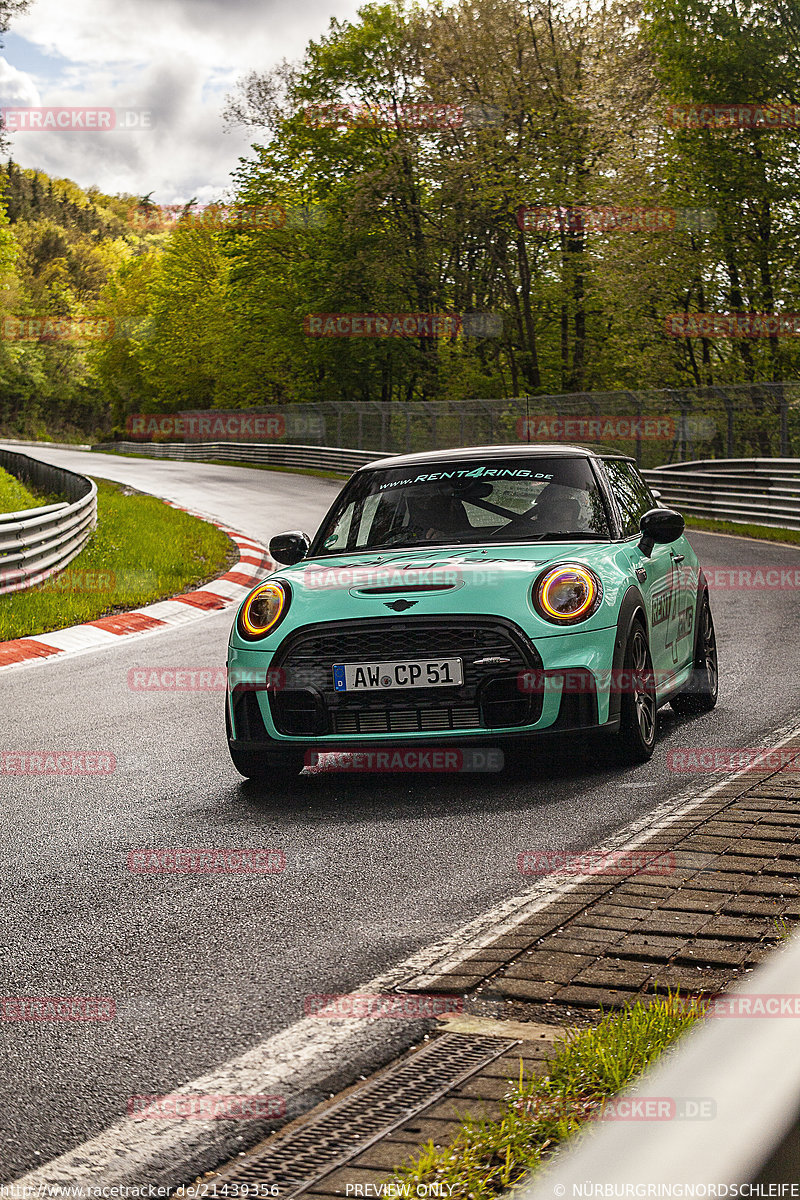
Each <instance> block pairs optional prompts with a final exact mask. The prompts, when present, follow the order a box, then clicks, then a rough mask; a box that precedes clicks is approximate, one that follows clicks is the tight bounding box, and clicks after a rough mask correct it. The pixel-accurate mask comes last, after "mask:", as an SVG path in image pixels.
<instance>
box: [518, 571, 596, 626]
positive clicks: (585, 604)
mask: <svg viewBox="0 0 800 1200" xmlns="http://www.w3.org/2000/svg"><path fill="white" fill-rule="evenodd" d="M532 598H533V606H534V608H535V609H536V611H537V613H538V614H539V616H540V617H543V618H544V620H545V621H549V622H551V624H553V625H577V624H578V623H579V622H580V621H587V620H588V619H589V617H591V616H593V615H594V613H596V612H597V610H598V608H599V607H600V603H601V601H602V599H603V585H602V583H601V582H600V580H599V579H598V577H597V575H595V573H594V571H591V570H590V569H589V568H588V567H584V566H583V565H582V564H580V563H559V565H558V566H557V567H548V568H547V570H546V571H543V572H542V574H541V575H540V576H539V578H538V579H537V580H536V582H535V583H534V585H533V593H532Z"/></svg>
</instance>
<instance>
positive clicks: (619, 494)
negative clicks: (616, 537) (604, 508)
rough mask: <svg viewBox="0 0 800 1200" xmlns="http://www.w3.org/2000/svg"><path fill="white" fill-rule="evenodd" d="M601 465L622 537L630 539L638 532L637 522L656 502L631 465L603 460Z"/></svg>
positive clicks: (614, 460) (618, 461)
mask: <svg viewBox="0 0 800 1200" xmlns="http://www.w3.org/2000/svg"><path fill="white" fill-rule="evenodd" d="M603 465H604V466H605V469H606V475H607V476H608V480H609V483H610V484H611V490H612V491H613V493H614V496H615V498H616V501H617V506H618V508H619V512H620V517H621V519H622V536H623V537H631V536H632V535H633V534H635V533H638V532H639V521H640V520H641V518H642V516H643V515H644V514H645V513H646V512H647V510H648V508H655V503H656V502H655V500H654V499H653V496H652V494H651V492H650V489H649V487H648V486H647V484H646V483H645V481H644V480H643V479H642V477H641V475H640V474H639V472H638V471H637V470H636V468H635V467H634V465H633V463H628V462H624V461H622V460H619V459H605V460H604V463H603Z"/></svg>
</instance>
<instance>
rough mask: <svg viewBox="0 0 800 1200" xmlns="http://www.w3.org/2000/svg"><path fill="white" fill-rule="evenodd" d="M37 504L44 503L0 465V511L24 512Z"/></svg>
mask: <svg viewBox="0 0 800 1200" xmlns="http://www.w3.org/2000/svg"><path fill="white" fill-rule="evenodd" d="M39 504H44V501H43V500H37V498H36V496H34V494H33V492H30V491H28V489H27V488H26V487H25V485H24V483H20V481H19V480H18V479H15V478H14V476H13V475H9V473H8V471H4V470H3V469H2V468H1V467H0V513H10V512H24V511H25V509H28V508H36V507H37V505H39Z"/></svg>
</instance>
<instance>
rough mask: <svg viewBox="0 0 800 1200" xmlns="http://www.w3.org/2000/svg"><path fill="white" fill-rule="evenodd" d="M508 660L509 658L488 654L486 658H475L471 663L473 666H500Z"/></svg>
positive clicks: (509, 660)
mask: <svg viewBox="0 0 800 1200" xmlns="http://www.w3.org/2000/svg"><path fill="white" fill-rule="evenodd" d="M510 662H511V659H510V658H499V657H498V656H497V655H489V656H488V657H487V658H476V659H475V662H474V663H473V664H472V665H473V666H474V667H501V666H505V664H506V663H510Z"/></svg>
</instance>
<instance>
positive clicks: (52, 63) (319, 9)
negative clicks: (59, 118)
mask: <svg viewBox="0 0 800 1200" xmlns="http://www.w3.org/2000/svg"><path fill="white" fill-rule="evenodd" d="M330 2H331V3H333V5H334V10H333V12H332V11H331V8H330V7H329V5H328V3H326V2H325V0H308V3H307V4H305V5H304V6H303V7H302V9H300V8H298V7H297V6H294V5H290V4H286V3H285V0H277V2H276V0H271V2H268V3H263V2H261V0H135V3H133V4H122V3H120V0H69V3H68V4H65V3H64V0H34V3H33V4H32V5H31V7H30V8H29V9H28V10H27V11H26V12H25V13H23V14H22V15H21V16H19V17H17V18H15V20H14V22H13V23H12V28H11V32H12V34H14V35H15V36H14V37H12V38H11V39H10V43H11V44H10V46H9V50H8V51H7V55H8V58H9V59H10V60H11V62H10V63H9V62H5V61H4V60H3V59H0V64H2V66H0V95H2V98H3V102H4V104H6V105H9V104H14V103H16V104H19V105H34V106H39V105H50V106H60V107H80V106H86V107H99V106H113V107H115V108H117V109H120V108H137V109H145V110H147V111H149V112H151V113H152V114H153V127H152V129H151V130H149V131H147V132H145V131H142V132H119V131H115V132H113V133H111V132H97V133H75V132H69V133H67V132H64V133H61V132H54V131H51V132H42V133H15V134H14V135H13V136H12V138H11V144H10V153H11V154H12V156H13V157H14V159H15V160H16V161H17V162H19V163H20V164H21V165H22V166H30V167H34V166H35V167H38V168H39V169H40V170H43V171H46V172H47V173H48V174H53V175H57V176H60V177H67V178H71V179H74V180H75V181H76V182H77V183H79V184H81V185H82V186H85V187H86V186H89V185H91V184H95V185H97V186H98V187H99V188H100V189H101V190H102V191H105V192H111V193H114V192H119V191H122V192H128V193H131V194H134V195H141V194H143V193H146V192H150V191H152V192H153V193H154V196H153V198H154V199H155V200H156V201H157V202H159V203H161V204H172V203H180V202H185V201H186V200H188V199H190V198H191V197H192V196H197V197H198V199H200V200H212V199H214V198H217V197H221V196H222V195H224V194H226V193H229V191H230V173H231V171H232V170H234V169H235V168H236V166H237V164H238V159H239V158H240V157H241V156H244V155H247V153H248V151H249V148H250V144H251V142H252V141H253V140H254V139H253V135H252V133H251V132H248V131H247V130H244V129H232V130H231V129H226V128H225V126H224V125H223V120H222V110H223V107H224V102H225V97H226V95H227V94H228V93H229V92H231V91H233V90H234V88H235V86H236V83H237V80H238V79H239V78H241V77H242V76H243V75H244V74H246V73H247V72H249V71H251V70H256V71H265V70H267V69H269V67H271V66H274V65H275V64H276V63H277V62H279V61H280V60H281V59H282V58H296V57H299V56H300V55H301V54H302V52H303V50H304V48H305V45H306V43H307V42H308V40H309V38H311V37H318V36H320V35H321V34H322V33H324V32H325V30H326V29H327V26H328V23H329V20H330V17H331V16H332V15H335V16H337V17H339V18H340V19H342V18H347V17H352V16H353V15H354V13H355V11H356V8H357V3H358V0H330ZM20 39H24V43H22V42H20ZM15 46H16V47H19V48H20V51H22V50H24V49H26V48H27V49H29V50H30V55H29V56H28V54H25V55H24V57H25V58H26V59H27V58H28V57H30V62H31V64H32V65H28V67H27V70H25V71H21V70H19V69H17V68H16V67H15V66H14V65H13V58H14V55H13V52H12V51H13V48H14V47H15ZM20 57H21V58H22V57H23V55H22V53H21V52H20Z"/></svg>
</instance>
